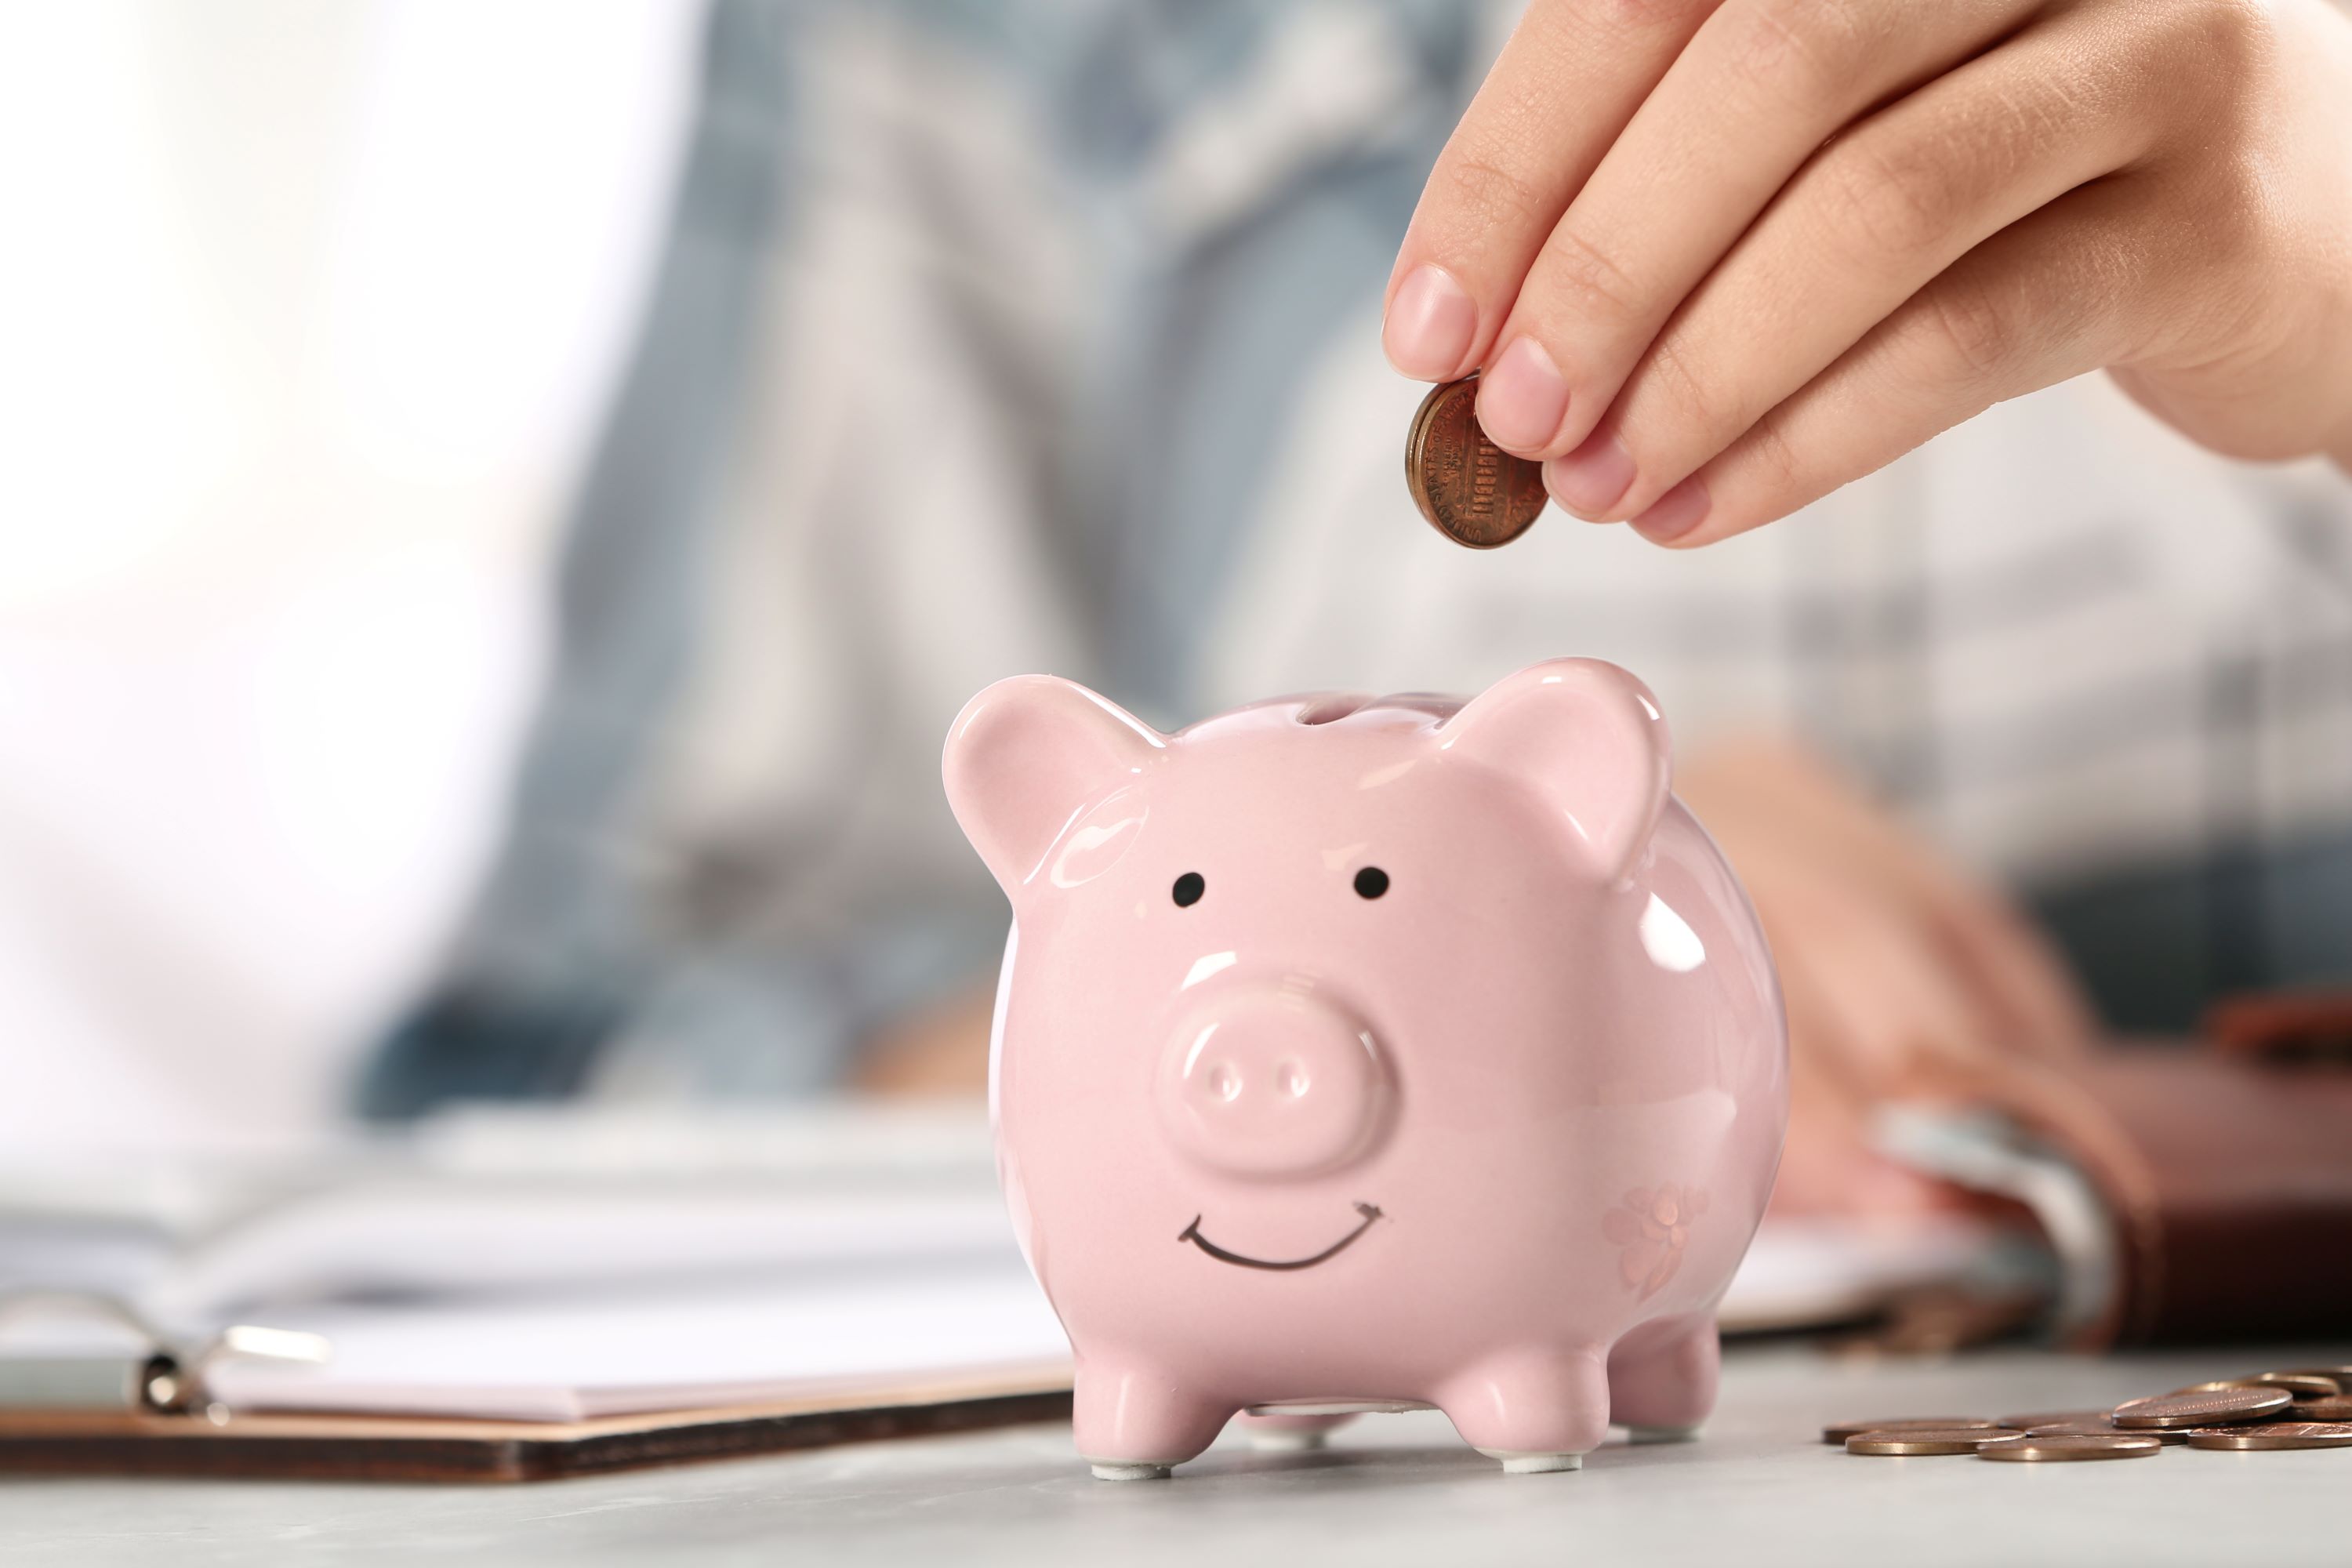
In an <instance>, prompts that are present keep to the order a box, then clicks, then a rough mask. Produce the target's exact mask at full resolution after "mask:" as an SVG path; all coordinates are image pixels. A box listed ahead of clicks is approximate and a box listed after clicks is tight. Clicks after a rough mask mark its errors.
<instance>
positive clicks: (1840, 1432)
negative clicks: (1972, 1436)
mask: <svg viewBox="0 0 2352 1568" xmlns="http://www.w3.org/2000/svg"><path fill="white" fill-rule="evenodd" d="M1930 1428H1934V1429H1936V1430H1939V1431H1969V1432H1990V1431H1993V1430H1995V1427H1994V1426H1993V1424H1992V1423H1991V1422H1990V1421H1979V1420H1978V1419H1977V1418H1976V1417H1974V1416H1972V1415H1917V1416H1905V1417H1903V1418H1901V1419H1899V1420H1895V1421H1832V1422H1831V1423H1830V1424H1829V1425H1828V1426H1824V1427H1822V1442H1824V1443H1843V1442H1844V1441H1845V1440H1846V1439H1847V1438H1849V1437H1852V1436H1856V1435H1857V1434H1859V1433H1863V1432H1925V1431H1927V1430H1929V1429H1930Z"/></svg>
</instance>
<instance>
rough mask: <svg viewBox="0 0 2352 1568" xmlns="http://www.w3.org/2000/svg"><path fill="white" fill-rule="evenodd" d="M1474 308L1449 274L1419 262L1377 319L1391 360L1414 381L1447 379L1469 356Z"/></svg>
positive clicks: (1474, 329)
mask: <svg viewBox="0 0 2352 1568" xmlns="http://www.w3.org/2000/svg"><path fill="white" fill-rule="evenodd" d="M1477 331H1478V307H1477V306H1476V305H1475V304H1473V303H1471V300H1470V296H1469V295H1468V294H1466V293H1465V292H1464V291H1463V289H1462V285H1461V284H1459V283H1456V282H1455V281H1454V278H1453V275H1452V274H1450V273H1448V272H1447V271H1446V270H1445V268H1442V267H1434V266H1430V265H1427V264H1423V265H1422V266H1420V267H1416V268H1413V269H1412V272H1411V273H1409V274H1407V275H1406V278H1405V280H1404V281H1403V282H1402V283H1401V284H1399V285H1398V286H1397V291H1396V298H1395V299H1393V300H1390V301H1389V314H1388V320H1387V321H1383V322H1381V347H1382V348H1383V349H1385V350H1387V351H1388V356H1389V363H1391V364H1392V365H1394V366H1396V367H1397V369H1399V370H1400V371H1402V372H1403V373H1404V374H1407V375H1409V376H1412V378H1413V379H1414V380H1416V381H1451V380H1452V379H1453V378H1454V374H1456V373H1457V372H1459V371H1460V370H1461V368H1462V362H1463V361H1464V360H1465V359H1467V358H1469V357H1470V340H1471V339H1472V338H1473V337H1475V336H1476V335H1477Z"/></svg>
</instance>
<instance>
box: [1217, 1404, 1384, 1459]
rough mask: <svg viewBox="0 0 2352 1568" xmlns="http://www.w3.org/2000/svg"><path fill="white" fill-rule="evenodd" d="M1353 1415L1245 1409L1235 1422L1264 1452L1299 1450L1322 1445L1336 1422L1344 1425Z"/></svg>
mask: <svg viewBox="0 0 2352 1568" xmlns="http://www.w3.org/2000/svg"><path fill="white" fill-rule="evenodd" d="M1354 1419H1355V1417H1354V1416H1352V1415H1280V1414H1278V1413H1277V1414H1275V1415H1251V1414H1250V1413H1249V1412H1247V1411H1244V1412H1243V1413H1242V1414H1241V1415H1238V1416H1236V1417H1234V1426H1236V1427H1237V1428H1238V1429H1239V1430H1240V1432H1241V1435H1242V1436H1243V1437H1244V1438H1245V1439H1247V1440H1248V1443H1249V1446H1250V1447H1253V1448H1255V1449H1256V1450H1257V1451H1258V1452H1259V1453H1261V1454H1299V1453H1304V1452H1306V1451H1307V1450H1308V1449H1310V1448H1319V1447H1322V1446H1323V1443H1324V1440H1325V1439H1326V1438H1328V1436H1330V1435H1331V1428H1332V1427H1334V1426H1346V1425H1347V1424H1348V1423H1349V1422H1350V1421H1353V1420H1354Z"/></svg>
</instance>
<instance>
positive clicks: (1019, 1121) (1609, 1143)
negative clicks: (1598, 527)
mask: <svg viewBox="0 0 2352 1568" xmlns="http://www.w3.org/2000/svg"><path fill="white" fill-rule="evenodd" d="M1670 767H1671V763H1670V747H1669V742H1668V740H1667V732H1666V726H1665V723H1664V720H1663V719H1662V718H1661V717H1660V716H1659V713H1658V710H1657V706H1656V704H1655V702H1654V700H1652V698H1651V696H1650V693H1649V692H1648V690H1647V689H1645V688H1644V687H1643V685H1642V684H1641V683H1640V682H1639V681H1638V680H1636V679H1633V677H1632V676H1631V675H1629V674H1627V673H1626V672H1625V671H1623V670H1622V669H1620V668H1617V667H1615V666H1614V665H1610V664H1604V663H1601V662H1598V661H1596V660H1591V659H1557V660H1553V661H1550V662H1548V663H1544V664H1538V665H1536V666H1533V667H1532V668H1528V669H1525V670H1522V671H1520V672H1519V673H1518V674H1517V675H1514V676H1511V677H1510V678H1508V679H1505V680H1503V681H1502V682H1500V683H1499V684H1497V685H1496V686H1495V687H1493V688H1491V689H1488V690H1487V691H1486V693H1485V694H1484V695H1482V696H1479V697H1477V698H1475V699H1474V700H1470V701H1468V702H1466V703H1465V702H1461V701H1458V700H1453V699H1447V698H1436V697H1429V696H1424V695H1412V696H1402V697H1383V698H1366V697H1361V696H1353V695H1323V696H1315V697H1307V698H1292V699H1284V700H1276V701H1270V702H1264V703H1259V704H1256V705H1255V706H1252V707H1247V708H1244V709H1240V710H1236V711H1234V712H1231V713H1227V714H1224V715H1223V716H1221V717H1218V718H1214V719H1210V720H1207V721H1203V722H1202V723H1198V724H1195V725H1192V727H1190V728H1188V729H1185V730H1183V731H1179V732H1178V733H1176V734H1172V735H1162V734H1160V733H1157V732H1155V731H1153V730H1151V729H1150V727H1148V726H1147V725H1145V724H1143V723H1141V722H1140V721H1138V720H1136V719H1134V718H1132V717H1130V716H1129V714H1127V713H1125V712H1123V711H1121V710H1119V709H1118V708H1117V707H1115V706H1114V705H1112V704H1111V703H1109V702H1108V701H1106V700H1104V699H1102V698H1100V697H1098V696H1097V695H1095V694H1094V693H1093V692H1091V691H1088V690H1087V689H1085V688H1083V687H1080V686H1076V685H1074V684H1072V683H1071V682H1069V681H1066V680H1060V679H1054V678H1051V677H1046V676H1026V677H1021V678H1017V679H1011V680H1005V681H1001V682H999V683H998V684H996V685H994V686H992V687H990V688H989V689H987V690H985V691H983V692H982V693H981V694H980V695H979V696H978V697H975V698H974V699H972V700H971V703H970V704H969V705H967V706H966V708H965V709H964V710H963V712H962V714H961V716H960V717H959V718H958V719H957V720H956V722H955V727H954V729H953V731H951V732H950V736H949V740H948V745H947V755H946V775H947V788H948V797H949V800H950V804H951V805H953V807H954V809H955V814H956V817H957V819H958V821H959V822H961V825H962V826H963V829H964V831H965V833H966V834H967V835H968V836H969V837H971V842H972V844H973V846H974V847H976V848H977V849H978V850H979V851H980V854H981V856H982V858H983V859H984V860H986V862H987V863H988V867H989V868H990V870H991V871H992V872H993V873H994V874H995V876H996V879H997V880H998V881H999V882H1000V883H1001V884H1002V885H1003V888H1004V890H1005V892H1006V893H1007V895H1008V896H1009V897H1010V898H1011V900H1012V901H1013V935H1012V938H1011V940H1010V942H1008V944H1007V947H1006V951H1005V957H1004V968H1003V979H1002V982H1001V985H1000V989H999V992H998V994H997V1006H996V1028H995V1039H994V1044H993V1047H992V1050H993V1057H992V1073H991V1085H992V1100H993V1107H994V1114H995V1120H996V1128H997V1151H998V1165H999V1169H1000V1171H1001V1173H1002V1175H1003V1183H1004V1191H1005V1197H1006V1200H1007V1202H1008V1204H1009V1205H1010V1207H1011V1209H1012V1213H1013V1223H1014V1225H1015V1226H1016V1228H1017V1229H1018V1231H1019V1234H1020V1238H1021V1245H1022V1247H1023V1248H1024V1251H1025V1252H1026V1254H1027V1256H1028V1258H1029V1262H1030V1265H1031V1267H1032V1268H1034V1269H1035V1270H1036V1273H1037V1278H1038V1279H1039V1281H1040V1282H1041V1283H1042V1284H1043V1285H1044V1287H1045V1292H1046V1295H1047V1296H1048V1297H1049V1298H1050V1299H1051V1300H1052V1302H1053V1304H1054V1307H1055V1310H1056V1311H1057V1312H1058V1313H1059V1314H1060V1316H1061V1320H1062V1323H1063V1326H1064V1328H1065V1329H1066V1330H1067V1331H1068V1333H1069V1336H1070V1343H1071V1348H1072V1350H1073V1352H1074V1353H1075V1356H1076V1367H1077V1386H1076V1439H1077V1447H1078V1451H1079V1452H1080V1453H1081V1454H1082V1455H1083V1456H1085V1458H1087V1461H1088V1462H1090V1463H1091V1464H1092V1465H1093V1466H1094V1468H1095V1471H1096V1473H1097V1475H1101V1476H1104V1477H1106V1478H1112V1479H1123V1478H1140V1477H1148V1476H1158V1475H1164V1474H1165V1473H1167V1469H1168V1467H1170V1466H1172V1465H1175V1464H1178V1463H1181V1461H1183V1460H1185V1459H1189V1458H1192V1457H1193V1456H1194V1455H1196V1454H1198V1453H1199V1452H1201V1450H1202V1448H1204V1447H1207V1446H1208V1445H1209V1443H1210V1442H1211V1441H1212V1440H1213V1438H1214V1437H1215V1436H1217V1434H1218V1432H1219V1431H1220V1430H1221V1429H1222V1428H1223V1426H1224V1425H1225V1423H1226V1422H1227V1421H1228V1420H1230V1419H1232V1418H1233V1417H1234V1415H1235V1414H1236V1413H1237V1412H1248V1413H1251V1415H1253V1416H1254V1417H1255V1418H1256V1419H1257V1420H1258V1421H1259V1423H1260V1425H1261V1426H1262V1427H1263V1428H1264V1429H1265V1431H1266V1432H1267V1434H1268V1435H1270V1436H1276V1437H1284V1436H1287V1437H1290V1438H1292V1439H1294V1440H1297V1439H1300V1438H1303V1437H1307V1438H1311V1436H1313V1435H1314V1434H1315V1433H1316V1432H1317V1431H1318V1428H1319V1426H1321V1425H1323V1424H1326V1420H1325V1418H1328V1417H1330V1416H1333V1415H1337V1414H1339V1413H1342V1412H1346V1411H1350V1410H1359V1409H1390V1408H1399V1407H1411V1406H1417V1405H1434V1406H1436V1407H1437V1408H1439V1409H1441V1410H1443V1411H1444V1413H1445V1414H1446V1415H1447V1416H1448V1417H1449V1418H1450V1419H1451V1420H1452V1421H1453V1423H1454V1427H1455V1428H1456V1429H1457V1430H1458V1431H1459V1432H1460V1433H1461V1435H1462V1436H1463V1437H1464V1438H1465V1440H1466V1441H1467V1442H1469V1443H1470V1444H1472V1445H1473V1446H1475V1447H1477V1448H1478V1449H1479V1450H1480V1451H1482V1452H1484V1453H1486V1454H1489V1455H1493V1456H1495V1457H1496V1458H1500V1459H1501V1460H1502V1461H1503V1464H1504V1468H1506V1469H1508V1470H1515V1471H1532V1470H1559V1469H1572V1468H1576V1466H1577V1464H1578V1463H1579V1461H1580V1458H1581V1456H1582V1455H1583V1454H1584V1453H1586V1452H1587V1451H1589V1450H1590V1449H1591V1448H1592V1447H1595V1446H1597V1445H1598V1444H1599V1443H1600V1442H1601V1438H1602V1436H1603V1435H1604V1434H1605V1432H1606V1431H1607V1428H1608V1427H1609V1426H1610V1424H1611V1423H1612V1421H1614V1422H1617V1423H1620V1424H1622V1425H1625V1426H1630V1427H1632V1428H1633V1433H1634V1436H1636V1437H1637V1438H1639V1437H1658V1436H1684V1435H1687V1434H1689V1433H1691V1432H1693V1431H1695V1430H1696V1427H1697V1426H1698V1424H1699V1423H1700V1422H1701V1421H1702V1420H1703V1419H1704V1418H1705V1417H1706V1415H1707V1414H1708V1412H1709V1411H1710V1410H1711V1409H1712V1408H1713V1405H1714V1402H1715V1392H1716V1381H1717V1360H1718V1350H1717V1333H1716V1325H1715V1307H1716V1303H1717V1301H1718V1300H1720V1299H1721V1297H1722V1295H1723V1291H1724V1289H1725V1287H1726V1286H1727V1284H1728V1283H1729V1281H1730V1279H1731V1276H1732V1272H1733V1270H1734V1269H1735V1268H1737V1267H1738V1262H1739V1259H1740V1257H1741V1255H1742V1254H1743V1253H1744V1252H1745V1251H1746V1249H1747V1247H1748V1240H1749V1238H1750V1237H1751V1236H1752V1235H1753V1234H1754V1232H1755V1228H1756V1224H1757V1221H1758V1219H1759V1216H1760V1215H1761V1214H1762V1212H1763V1208H1764V1203H1765V1199H1766V1197H1767V1195H1768V1194H1769V1192H1770V1189H1771V1184H1772V1176H1773V1171H1774V1168H1775V1166H1776V1164H1777V1163H1778V1161H1779V1158H1780V1142H1781V1136H1782V1133H1783V1131H1784V1130H1785V1128H1786V1124H1787V1117H1788V1051H1787V1041H1786V1035H1785V1030H1784V1027H1783V1025H1782V1020H1781V1011H1780V993H1779V989H1778V986H1777V984H1776V983H1775V981H1774V978H1773V973H1772V967H1771V961H1770V958H1769V954H1768V953H1767V952H1766V949H1765V944H1764V940H1763V936H1762V933H1761V931H1759V927H1758V925H1757V922H1756V918H1755V915H1754V913H1753V911H1752V910H1750V908H1749V906H1748V900H1747V898H1746V895H1745V894H1744V893H1743V892H1742V891H1741V889H1740V888H1739V884H1738V880H1737V879H1735V878H1734V877H1733V875H1732V872H1731V869H1730V868H1729V867H1728V866H1727V864H1726V863H1725V861H1724V858H1723V856H1722V854H1721V853H1720V852H1719V851H1718V850H1717V848H1716V847H1715V845H1714V843H1713V842H1712V841H1711V840H1710V839H1709V838H1708V837H1707V836H1706V832H1705V830H1704V829H1702V828H1701V827H1700V826H1698V824H1697V822H1696V819H1695V818H1693V817H1692V816H1691V815H1690V814H1689V813H1688V812H1687V811H1685V809H1684V808H1683V806H1682V805H1681V803H1680V802H1678V801H1677V800H1675V798H1674V795H1672V793H1671V790H1670V788H1669V774H1670ZM1310 1417H1311V1418H1313V1419H1310Z"/></svg>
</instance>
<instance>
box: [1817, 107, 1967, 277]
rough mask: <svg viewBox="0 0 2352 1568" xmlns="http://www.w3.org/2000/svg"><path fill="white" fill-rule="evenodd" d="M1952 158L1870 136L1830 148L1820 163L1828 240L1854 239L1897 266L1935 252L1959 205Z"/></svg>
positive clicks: (1947, 153) (1943, 151) (1949, 152)
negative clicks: (1829, 223) (1829, 232)
mask: <svg viewBox="0 0 2352 1568" xmlns="http://www.w3.org/2000/svg"><path fill="white" fill-rule="evenodd" d="M1953 157H1954V153H1953V152H1952V150H1951V149H1949V148H1945V149H1941V150H1924V149H1916V148H1897V147H1891V146H1888V145H1885V144H1883V142H1882V141H1881V139H1879V138H1876V137H1871V136H1859V137H1856V138H1854V139H1853V140H1851V141H1848V142H1842V143H1840V144H1839V145H1838V146H1836V147H1834V148H1832V150H1831V151H1830V153H1828V155H1827V156H1826V157H1825V158H1824V159H1823V160H1822V165H1821V179H1822V185H1823V187H1824V190H1823V195H1825V197H1826V198H1827V202H1828V209H1829V211H1828V216H1829V218H1830V220H1831V221H1832V223H1833V224H1834V225H1835V226H1836V228H1837V233H1836V234H1835V235H1834V236H1833V237H1834V238H1836V239H1838V240H1840V241H1843V242H1848V243H1850V242H1851V241H1852V240H1853V239H1856V238H1858V239H1860V240H1861V241H1862V242H1863V243H1864V245H1866V246H1867V247H1869V249H1870V250H1871V251H1872V252H1873V253H1874V258H1875V259H1879V260H1884V261H1891V262H1896V263H1903V262H1908V261H1911V260H1913V259H1915V258H1917V257H1918V256H1920V255H1921V254H1922V253H1923V252H1928V251H1932V250H1934V249H1936V248H1937V247H1938V246H1939V245H1940V244H1942V243H1943V241H1944V239H1945V237H1946V236H1947V235H1948V233H1949V232H1950V230H1951V226H1952V224H1953V222H1954V219H1955V217H1956V216H1957V214H1958V208H1959V205H1960V199H1961V198H1960V193H1959V185H1960V184H1961V178H1960V176H1959V174H1958V172H1957V170H1956V168H1955V165H1954V163H1953V162H1952V161H1951V160H1952V159H1953Z"/></svg>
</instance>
